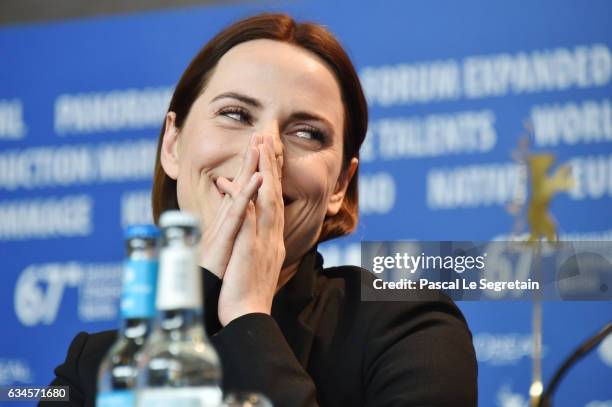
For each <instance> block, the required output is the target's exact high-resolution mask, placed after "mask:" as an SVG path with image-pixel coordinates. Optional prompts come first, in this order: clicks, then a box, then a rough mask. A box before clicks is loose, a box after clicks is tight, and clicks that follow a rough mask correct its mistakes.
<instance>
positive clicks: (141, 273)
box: [121, 260, 158, 319]
mask: <svg viewBox="0 0 612 407" xmlns="http://www.w3.org/2000/svg"><path fill="white" fill-rule="evenodd" d="M157 269H158V263H157V261H155V260H127V261H126V262H125V264H124V272H123V290H122V295H121V316H122V318H124V319H128V318H152V317H153V316H155V290H156V288H157Z"/></svg>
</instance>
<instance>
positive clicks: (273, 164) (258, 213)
mask: <svg viewBox="0 0 612 407" xmlns="http://www.w3.org/2000/svg"><path fill="white" fill-rule="evenodd" d="M257 148H258V151H259V160H258V167H259V172H260V173H261V175H262V177H263V183H262V184H261V187H260V188H259V191H258V194H257V198H256V200H255V203H253V201H250V200H249V202H248V203H247V205H246V213H245V215H244V219H243V221H242V226H241V227H240V229H239V231H238V233H237V235H236V240H235V241H234V246H233V250H232V254H231V258H230V259H229V262H228V264H227V268H226V270H225V275H224V276H223V285H222V286H221V293H220V296H219V304H218V312H219V321H220V322H221V324H222V325H223V326H225V325H227V324H228V323H230V322H231V321H232V320H234V319H235V318H238V317H240V316H242V315H245V314H249V313H253V312H262V313H266V314H270V313H271V310H272V300H273V299H274V294H275V293H276V287H277V285H278V278H279V275H280V271H281V267H282V265H283V261H284V259H285V244H284V240H283V229H284V205H283V196H282V186H281V181H280V180H281V174H280V171H281V170H280V169H279V168H278V165H277V161H276V158H275V156H274V149H273V146H272V140H271V138H270V137H266V138H265V139H264V143H262V144H258V147H257ZM217 185H218V186H219V188H220V189H221V190H222V191H223V192H225V193H226V194H227V195H230V196H231V197H232V199H236V198H235V197H237V198H240V196H241V191H243V190H244V188H243V189H241V188H240V186H239V185H236V182H230V181H229V180H227V179H223V178H219V179H218V181H217Z"/></svg>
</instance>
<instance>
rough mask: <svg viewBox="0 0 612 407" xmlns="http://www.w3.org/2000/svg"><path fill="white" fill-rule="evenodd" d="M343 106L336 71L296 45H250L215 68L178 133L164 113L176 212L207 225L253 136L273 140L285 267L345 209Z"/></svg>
mask: <svg viewBox="0 0 612 407" xmlns="http://www.w3.org/2000/svg"><path fill="white" fill-rule="evenodd" d="M343 119H344V109H343V103H342V99H341V93H340V88H339V86H338V83H337V81H336V79H335V77H334V74H333V73H332V71H331V70H330V69H329V68H328V67H327V66H326V65H325V63H324V62H323V61H322V60H320V59H319V58H318V57H317V56H316V55H315V54H312V53H310V52H309V51H307V50H304V49H301V48H298V47H296V46H293V45H290V44H287V43H283V42H278V41H272V40H254V41H249V42H245V43H242V44H239V45H237V46H235V47H234V48H232V49H231V50H230V51H228V52H227V53H226V54H225V55H224V56H223V57H222V58H221V59H220V61H219V63H218V65H217V67H216V68H215V70H214V73H213V74H212V76H211V77H210V79H209V81H208V84H207V86H206V89H205V90H204V92H203V93H202V94H201V95H200V96H199V97H198V98H197V100H196V101H195V103H194V104H193V106H192V108H191V111H190V112H189V115H188V117H187V119H186V121H185V123H184V125H183V128H182V129H181V130H179V131H178V132H177V130H176V128H175V127H174V123H173V121H174V116H173V114H169V115H168V119H167V122H166V132H165V135H164V144H163V148H162V157H161V160H162V165H163V167H164V170H165V171H166V173H167V174H168V176H170V177H171V178H173V179H176V181H177V194H178V202H179V206H180V207H181V209H183V210H187V211H189V212H192V213H194V214H199V216H200V217H201V221H202V227H203V228H206V227H207V225H210V224H211V222H212V219H213V218H214V216H215V214H216V211H217V208H218V207H219V205H220V203H221V200H222V194H221V193H220V192H219V190H218V189H217V187H216V184H215V179H216V178H217V177H218V176H224V177H226V178H229V179H232V178H233V177H234V176H235V175H236V173H237V171H238V169H239V168H240V166H241V164H242V161H243V159H244V152H245V150H246V147H247V146H248V143H249V139H250V138H251V135H252V134H253V133H255V132H257V133H259V134H261V135H262V136H263V137H264V138H266V137H269V138H271V139H272V140H273V144H274V149H275V154H276V155H277V157H278V163H279V166H282V190H283V198H284V201H285V230H284V238H285V247H286V253H287V255H286V259H285V265H286V266H287V265H291V264H293V263H294V262H296V261H297V260H299V259H300V258H301V257H302V255H303V254H304V253H305V252H306V251H307V250H308V249H309V248H310V247H312V246H313V245H314V244H315V243H316V241H317V239H318V236H319V232H320V229H321V226H322V224H323V220H324V218H325V216H326V214H327V215H334V214H336V213H337V212H338V210H339V209H340V206H341V203H342V199H343V198H344V194H345V191H346V187H347V185H348V181H349V179H350V177H347V176H346V175H347V174H348V175H350V176H352V174H353V172H354V170H355V169H356V166H357V160H356V159H355V160H353V162H352V164H351V166H350V168H349V169H348V170H347V171H345V172H344V173H343V175H344V176H342V177H340V175H341V166H342V138H343V131H344V129H343Z"/></svg>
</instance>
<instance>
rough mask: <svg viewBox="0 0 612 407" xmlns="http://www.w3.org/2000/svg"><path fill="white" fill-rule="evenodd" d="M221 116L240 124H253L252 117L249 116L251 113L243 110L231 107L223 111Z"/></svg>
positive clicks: (220, 112)
mask: <svg viewBox="0 0 612 407" xmlns="http://www.w3.org/2000/svg"><path fill="white" fill-rule="evenodd" d="M219 114H220V115H222V116H225V117H228V118H230V119H232V120H234V121H237V122H240V123H247V124H250V123H251V116H250V115H249V112H247V111H246V110H245V109H242V108H237V107H229V108H226V109H221V110H220V111H219Z"/></svg>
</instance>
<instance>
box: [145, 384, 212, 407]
mask: <svg viewBox="0 0 612 407" xmlns="http://www.w3.org/2000/svg"><path fill="white" fill-rule="evenodd" d="M222 402H223V394H222V392H221V389H220V388H218V387H180V388H158V389H145V390H141V391H139V392H138V395H137V397H136V405H137V406H138V407H145V406H146V407H168V406H171V407H219V406H221V403H222Z"/></svg>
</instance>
